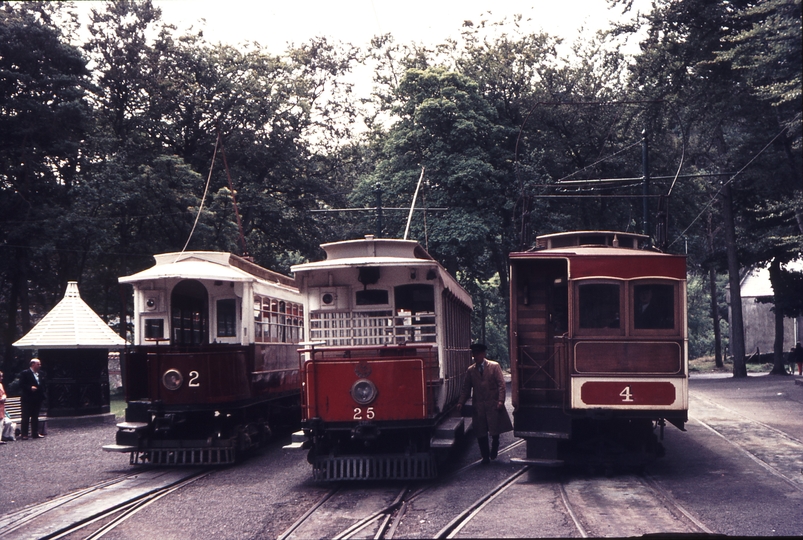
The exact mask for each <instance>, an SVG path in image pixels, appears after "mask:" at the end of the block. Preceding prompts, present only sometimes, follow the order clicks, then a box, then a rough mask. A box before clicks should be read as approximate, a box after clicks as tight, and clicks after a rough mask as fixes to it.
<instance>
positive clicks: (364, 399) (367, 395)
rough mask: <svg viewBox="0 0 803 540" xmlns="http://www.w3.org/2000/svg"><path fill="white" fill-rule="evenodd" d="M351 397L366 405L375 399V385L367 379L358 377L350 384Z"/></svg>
mask: <svg viewBox="0 0 803 540" xmlns="http://www.w3.org/2000/svg"><path fill="white" fill-rule="evenodd" d="M350 393H351V397H352V398H353V399H354V401H356V402H357V403H359V404H360V405H368V404H369V403H371V402H372V401H373V400H375V399H376V395H377V393H378V392H377V390H376V385H375V384H374V383H372V382H371V381H369V380H368V379H360V380H358V381H357V382H355V383H354V384H352V385H351V391H350Z"/></svg>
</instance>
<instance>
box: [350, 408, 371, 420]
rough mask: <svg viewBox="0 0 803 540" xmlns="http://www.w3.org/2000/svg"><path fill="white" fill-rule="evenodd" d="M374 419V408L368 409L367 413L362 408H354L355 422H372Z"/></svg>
mask: <svg viewBox="0 0 803 540" xmlns="http://www.w3.org/2000/svg"><path fill="white" fill-rule="evenodd" d="M373 417H374V408H373V407H368V408H367V409H365V411H363V410H362V408H361V407H354V420H363V419H365V420H371V419H372V418H373Z"/></svg>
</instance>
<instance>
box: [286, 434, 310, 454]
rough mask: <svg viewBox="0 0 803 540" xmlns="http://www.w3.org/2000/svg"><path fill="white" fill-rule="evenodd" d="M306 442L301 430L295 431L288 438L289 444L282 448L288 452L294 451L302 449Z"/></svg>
mask: <svg viewBox="0 0 803 540" xmlns="http://www.w3.org/2000/svg"><path fill="white" fill-rule="evenodd" d="M306 442H307V436H306V435H305V434H304V431H303V430H299V431H295V432H293V434H292V435H291V436H290V444H286V445H284V446H282V448H287V449H290V450H295V449H298V448H303V447H304V443H306Z"/></svg>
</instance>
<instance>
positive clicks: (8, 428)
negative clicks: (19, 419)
mask: <svg viewBox="0 0 803 540" xmlns="http://www.w3.org/2000/svg"><path fill="white" fill-rule="evenodd" d="M0 426H2V429H0V444H6V441H13V440H14V422H12V421H11V419H10V418H6V389H5V388H3V372H2V371H0Z"/></svg>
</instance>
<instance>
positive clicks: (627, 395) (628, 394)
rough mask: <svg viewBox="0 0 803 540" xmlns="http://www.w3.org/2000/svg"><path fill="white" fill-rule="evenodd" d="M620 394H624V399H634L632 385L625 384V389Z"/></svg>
mask: <svg viewBox="0 0 803 540" xmlns="http://www.w3.org/2000/svg"><path fill="white" fill-rule="evenodd" d="M619 395H620V396H622V401H627V402H629V401H633V391H632V390H631V388H630V386H625V389H624V390H622V391H621V392H619Z"/></svg>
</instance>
